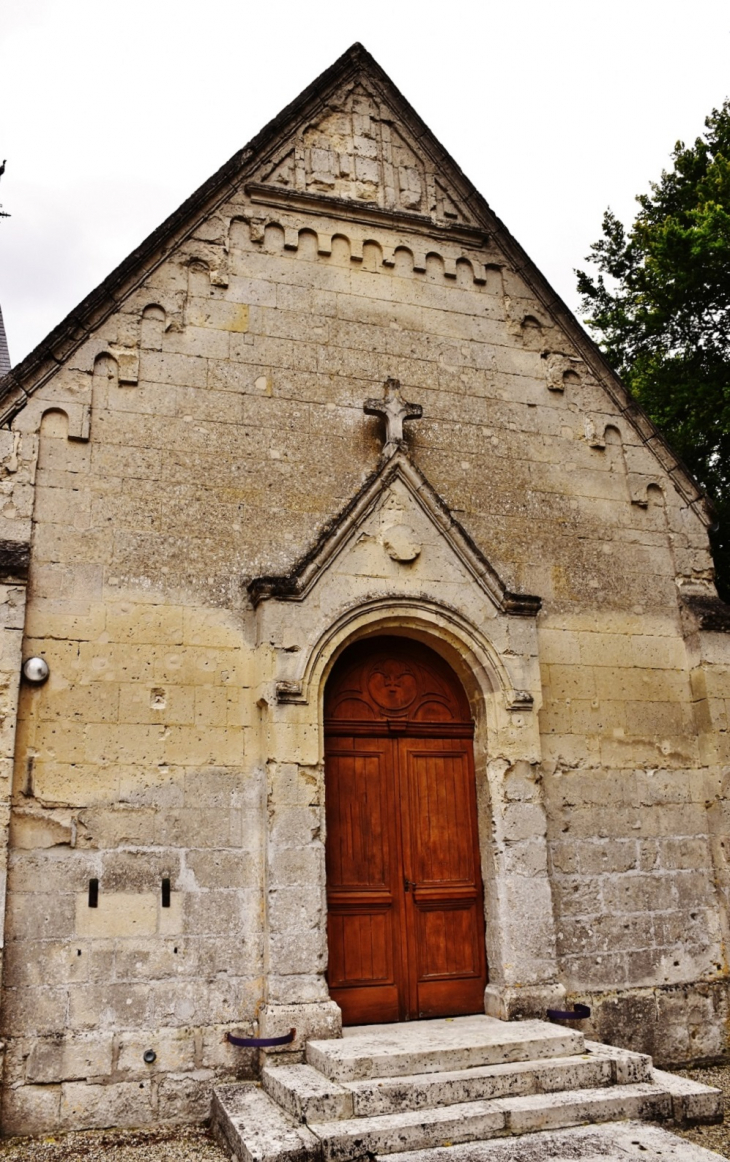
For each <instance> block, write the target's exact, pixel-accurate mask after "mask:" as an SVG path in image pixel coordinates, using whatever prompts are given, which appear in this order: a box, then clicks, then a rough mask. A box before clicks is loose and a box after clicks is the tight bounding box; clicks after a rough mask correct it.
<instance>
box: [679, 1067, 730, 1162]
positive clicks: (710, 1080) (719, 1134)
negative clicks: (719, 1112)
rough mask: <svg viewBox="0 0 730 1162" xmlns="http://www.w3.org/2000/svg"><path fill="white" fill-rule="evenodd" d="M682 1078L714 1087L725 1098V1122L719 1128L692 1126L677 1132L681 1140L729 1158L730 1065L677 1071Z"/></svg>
mask: <svg viewBox="0 0 730 1162" xmlns="http://www.w3.org/2000/svg"><path fill="white" fill-rule="evenodd" d="M676 1072H677V1073H681V1075H682V1077H689V1078H690V1080H691V1081H700V1082H702V1084H703V1085H714V1087H715V1089H721V1090H722V1092H723V1094H724V1096H725V1121H724V1122H723V1123H722V1125H719V1126H693V1128H692V1129H691V1130H678V1131H676V1132H677V1133H680V1134H681V1135H682V1137H683V1138H689V1140H690V1142H696V1143H697V1145H698V1146H704V1147H705V1149H706V1150H714V1151H715V1153H716V1154H721V1155H722V1157H723V1158H730V1065H711V1066H706V1067H705V1068H704V1069H677V1070H676Z"/></svg>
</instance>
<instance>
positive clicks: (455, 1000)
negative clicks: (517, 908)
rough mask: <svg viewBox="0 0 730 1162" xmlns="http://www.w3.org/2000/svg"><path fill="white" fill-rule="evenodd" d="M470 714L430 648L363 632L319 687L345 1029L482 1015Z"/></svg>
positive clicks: (334, 970)
mask: <svg viewBox="0 0 730 1162" xmlns="http://www.w3.org/2000/svg"><path fill="white" fill-rule="evenodd" d="M472 731H473V727H472V723H471V718H470V713H469V705H468V701H467V699H466V695H465V694H464V691H463V688H462V687H461V685H460V683H459V682H458V680H457V679H456V677H455V675H454V674H453V673H452V671H451V670H450V669H449V667H448V666H447V665H446V663H445V662H444V661H443V660H442V659H441V658H439V657H438V656H437V655H436V654H433V652H432V651H431V650H429V649H427V648H426V647H425V646H422V645H420V644H418V643H413V642H407V641H405V640H404V639H398V638H380V639H371V640H368V641H365V642H360V643H358V644H357V646H355V647H353V648H352V649H351V650H349V651H347V653H346V654H345V655H344V656H343V658H342V659H341V661H340V662H339V663H338V664H337V666H336V667H335V669H334V670H333V673H332V676H331V678H330V680H329V682H328V685H327V690H326V692H325V739H326V753H325V785H326V818H327V842H326V852H327V900H328V940H329V968H328V982H329V988H330V993H331V995H332V997H333V999H334V1000H336V1001H337V1002H338V1004H339V1005H340V1006H341V1007H342V1015H343V1021H344V1023H345V1024H346V1025H352V1024H367V1023H373V1022H380V1021H396V1020H402V1019H404V1018H406V1019H407V1018H414V1017H415V1018H417V1017H426V1016H449V1015H458V1014H462V1013H476V1012H483V1008H484V986H485V984H486V956H485V947H484V906H483V892H482V881H481V873H480V862H479V843H478V835H477V813H476V788H475V783H474V760H473V743H472Z"/></svg>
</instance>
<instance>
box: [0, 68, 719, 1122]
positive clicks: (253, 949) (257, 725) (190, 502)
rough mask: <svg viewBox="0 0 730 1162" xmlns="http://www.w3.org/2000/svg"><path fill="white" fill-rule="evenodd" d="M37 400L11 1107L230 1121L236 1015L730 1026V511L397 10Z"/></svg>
mask: <svg viewBox="0 0 730 1162" xmlns="http://www.w3.org/2000/svg"><path fill="white" fill-rule="evenodd" d="M0 411H1V416H0V421H1V423H2V427H1V428H0V453H1V455H2V461H1V464H2V492H3V495H4V498H5V499H4V502H3V507H2V510H1V512H0V522H1V528H0V537H1V538H2V542H1V544H0V566H1V567H2V574H3V575H2V579H1V580H2V595H3V611H4V617H3V622H2V647H3V648H2V676H3V703H2V704H3V716H2V725H1V734H0V741H1V745H2V764H3V765H2V787H3V816H2V817H3V828H2V834H3V841H4V847H3V861H4V862H3V866H4V869H5V870H6V872H7V891H6V894H5V901H4V933H5V938H4V949H3V958H2V1040H3V1044H4V1054H3V1057H4V1065H3V1127H4V1130H5V1132H6V1133H28V1132H34V1131H39V1130H47V1129H52V1128H58V1127H66V1128H70V1127H76V1128H78V1127H82V1126H104V1125H111V1124H116V1125H139V1124H145V1123H150V1122H154V1121H174V1120H187V1119H196V1118H201V1117H204V1116H205V1115H206V1113H207V1108H208V1103H209V1100H210V1092H211V1087H212V1084H213V1082H214V1081H215V1080H216V1079H224V1078H229V1079H232V1078H237V1077H253V1076H256V1072H257V1069H258V1065H259V1061H258V1057H259V1055H258V1052H257V1051H256V1050H255V1049H251V1048H241V1047H238V1046H236V1045H234V1044H232V1043H231V1042H230V1041H229V1040H228V1039H227V1034H228V1033H233V1034H236V1035H238V1036H243V1037H246V1036H248V1037H252V1036H253V1037H262V1038H285V1037H286V1035H287V1034H289V1031H290V1030H291V1029H295V1030H296V1033H295V1035H294V1037H293V1039H291V1040H289V1041H288V1042H286V1043H284V1044H283V1045H281V1046H279V1047H278V1048H277V1050H276V1051H277V1052H281V1053H282V1054H287V1055H289V1056H288V1058H287V1059H289V1060H297V1059H298V1057H297V1055H298V1054H301V1050H302V1046H303V1044H304V1042H305V1041H306V1039H307V1038H308V1037H313V1036H319V1037H326V1036H332V1037H336V1036H339V1035H340V1034H341V1030H342V1024H343V1021H344V1023H345V1024H346V1025H347V1024H358V1023H370V1022H390V1021H392V1022H396V1021H403V1020H413V1019H419V1018H426V1017H429V1016H443V1015H456V1014H459V1013H471V1012H484V1011H486V1012H487V1013H489V1014H492V1015H494V1016H497V1017H501V1018H504V1019H512V1018H519V1017H523V1016H537V1017H542V1016H544V1015H545V1013H546V1010H547V1009H548V1008H550V1007H558V1008H563V1009H564V1008H565V1007H566V1005H567V1006H569V1005H570V1004H571V1003H572V1002H576V1001H578V1002H583V1003H587V1004H588V1005H590V1006H591V1010H592V1015H591V1018H590V1019H589V1020H588V1021H586V1022H585V1023H584V1025H583V1026H582V1027H583V1028H585V1029H586V1030H587V1031H590V1032H591V1033H592V1034H593V1035H594V1036H595V1037H596V1038H597V1039H602V1040H606V1041H608V1042H612V1043H614V1044H619V1045H623V1046H625V1047H628V1048H635V1049H641V1050H644V1051H646V1052H650V1053H653V1055H654V1057H655V1059H656V1060H657V1062H658V1063H662V1062H665V1063H679V1062H689V1061H699V1060H708V1059H712V1058H717V1057H719V1056H721V1055H723V1054H724V1053H725V1052H726V1048H727V1045H726V1038H727V1023H728V1020H729V1019H730V1008H729V1005H728V988H727V985H728V963H727V947H728V946H727V939H728V911H727V897H728V891H729V890H730V875H729V874H728V864H727V856H728V850H729V849H728V842H729V841H730V827H729V826H728V819H727V803H726V786H727V782H728V777H729V776H730V742H729V741H728V740H729V738H730V734H729V731H728V717H729V716H730V614H729V611H728V607H727V606H725V605H723V604H722V603H721V602H720V601H719V599H718V598H717V596H716V592H715V589H714V585H713V580H712V578H713V573H712V565H711V559H710V556H709V551H708V526H709V525H710V524H711V521H712V514H711V511H710V510H709V507H708V505H707V502H706V500H705V499H704V497H703V495H702V493H701V490H700V489H699V488H698V486H697V484H696V483H695V481H694V480H693V479H692V478H691V477H690V476H689V475H688V473H687V471H686V470H685V469H684V467H683V466H682V464H681V463H680V462H679V461H678V460H677V459H676V457H675V456H674V454H673V453H672V451H671V450H670V449H669V448H668V447H667V445H666V444H665V443H664V441H663V439H662V437H661V436H660V435H659V433H658V432H657V431H656V429H655V428H654V427H653V425H652V424H651V423H650V421H649V420H648V419H647V418H646V417H645V416H644V415H643V413H642V412H641V410H640V409H639V408H638V407H637V405H636V403H635V402H634V401H633V400H632V399H631V398H630V397H629V395H628V394H627V392H626V391H625V389H624V388H623V386H622V385H621V383H620V382H619V381H618V380H617V378H616V377H615V375H614V374H613V373H612V371H611V370H610V368H609V367H608V366H607V364H606V363H605V361H604V360H603V358H602V356H601V355H600V353H599V351H598V350H597V348H596V347H595V345H594V344H593V343H592V341H591V340H590V339H589V338H588V337H587V336H586V334H585V333H584V332H583V330H582V329H581V327H580V326H579V325H578V323H577V322H576V321H575V319H574V318H573V316H572V315H571V314H570V312H569V311H568V310H567V308H566V307H565V306H564V305H563V304H562V303H561V302H560V300H559V299H558V298H557V296H556V295H555V293H554V292H553V291H552V290H551V289H550V287H549V286H548V285H547V283H546V282H545V280H544V279H543V277H542V276H541V275H540V273H539V272H538V271H537V270H536V269H535V267H534V265H533V264H532V263H531V262H530V260H529V258H528V257H527V256H526V254H525V253H524V252H523V251H522V249H521V248H520V246H519V245H518V243H517V242H516V241H515V240H514V239H513V238H512V237H511V235H510V234H509V232H508V231H507V229H506V228H505V227H504V225H503V224H502V223H501V222H500V221H499V220H498V219H497V218H496V216H495V215H494V214H493V212H492V211H491V210H490V208H489V206H488V205H487V204H486V202H484V200H483V199H482V198H481V196H480V195H479V194H478V193H477V191H476V190H475V189H474V188H473V186H472V185H471V183H470V182H469V181H468V180H467V178H466V177H465V176H464V175H463V173H462V172H461V171H460V170H459V168H458V166H457V165H456V163H455V162H454V161H453V160H452V159H451V158H450V157H449V156H448V154H447V153H446V152H445V150H444V149H443V147H442V146H441V145H440V144H439V143H438V142H437V141H436V140H435V139H434V138H433V136H432V135H431V134H430V132H429V130H428V129H427V127H426V126H425V125H424V124H423V122H422V121H421V120H420V118H419V117H418V115H417V114H416V113H415V112H414V110H413V109H412V108H411V107H410V106H409V105H408V103H407V102H406V101H405V99H404V98H403V97H402V96H401V94H400V93H399V92H398V90H397V89H396V88H395V86H394V85H393V83H392V82H391V81H390V79H389V78H388V77H387V76H386V75H385V74H384V73H383V72H382V70H381V69H380V68H379V66H378V65H377V64H376V63H375V62H374V61H373V59H372V58H371V57H370V56H369V54H368V53H367V52H366V51H365V50H364V49H362V47H361V46H354V47H353V48H352V49H350V50H349V51H348V52H347V53H345V55H344V56H343V57H342V58H341V59H340V60H339V61H337V62H336V63H335V64H334V65H333V66H332V68H330V69H329V70H328V71H327V72H326V73H325V74H323V75H322V76H321V77H320V78H319V79H318V80H317V81H316V82H315V83H314V84H313V85H312V86H311V87H310V88H309V89H307V90H306V91H305V92H304V93H303V94H302V95H301V96H300V97H299V98H298V99H297V101H295V102H294V103H293V104H292V105H290V106H289V107H288V108H287V109H285V110H284V111H283V112H282V113H281V114H280V115H279V116H278V117H277V118H276V119H275V120H274V121H273V122H272V123H271V124H270V125H269V126H267V127H266V128H265V129H264V130H263V131H262V132H261V133H260V134H259V135H258V136H257V137H256V138H255V139H254V140H253V141H252V142H251V143H250V145H249V146H247V147H246V148H245V149H243V150H242V151H241V152H240V153H238V154H236V155H235V156H234V158H232V159H231V161H230V162H229V163H227V165H225V166H224V167H223V168H222V169H221V170H220V171H219V172H218V173H217V174H215V175H214V176H213V177H212V178H211V179H210V181H209V182H207V183H206V184H205V185H204V186H203V187H201V189H200V190H198V191H197V193H196V194H194V195H193V196H192V197H191V198H190V199H189V201H188V202H186V203H185V204H184V205H183V206H182V207H181V208H180V210H178V211H177V212H176V213H175V214H174V215H173V216H172V217H171V218H170V219H169V220H168V221H167V222H166V223H164V224H163V226H161V227H160V229H159V230H158V231H156V232H155V233H154V234H153V235H152V236H151V237H150V238H149V239H147V240H146V242H145V243H143V245H142V246H141V247H140V248H139V249H138V250H137V251H135V252H134V254H132V255H131V256H130V258H129V259H128V260H126V261H125V262H124V263H123V264H122V265H121V266H120V267H119V268H118V269H117V270H116V271H115V272H113V274H112V275H110V277H109V278H108V279H107V280H106V281H105V282H104V283H103V284H102V285H101V286H100V287H99V288H98V289H97V290H96V291H95V292H94V293H93V294H91V295H90V296H89V297H88V298H87V299H86V300H85V301H84V302H83V303H82V304H81V305H80V306H79V307H78V308H77V309H76V310H75V311H74V312H72V314H71V315H70V316H69V317H68V318H67V319H66V320H65V321H64V322H63V323H62V324H61V325H60V326H59V327H58V328H57V329H56V330H55V331H54V332H52V333H51V335H50V336H49V337H48V338H47V340H46V341H45V342H44V343H43V344H41V345H40V346H39V347H38V348H37V350H36V351H34V352H33V353H32V354H31V355H30V356H28V358H27V359H26V360H25V361H24V362H23V363H21V364H20V365H19V366H18V367H16V368H15V369H14V370H13V371H11V372H10V374H9V375H7V376H6V377H5V378H4V379H3V380H2V382H1V383H0ZM32 659H36V662H35V664H27V663H30V662H32ZM38 659H39V660H40V661H38ZM42 663H45V665H43V664H42ZM46 668H47V677H46V676H45V671H46ZM38 679H41V680H38ZM43 679H45V680H43Z"/></svg>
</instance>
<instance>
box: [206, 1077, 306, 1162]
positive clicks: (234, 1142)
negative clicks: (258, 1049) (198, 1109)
mask: <svg viewBox="0 0 730 1162" xmlns="http://www.w3.org/2000/svg"><path fill="white" fill-rule="evenodd" d="M211 1128H212V1130H213V1133H214V1134H215V1136H216V1138H217V1139H218V1141H219V1143H220V1144H221V1146H223V1148H224V1149H225V1150H227V1151H228V1152H229V1153H232V1155H233V1156H234V1157H235V1158H238V1159H240V1162H321V1159H322V1147H321V1143H320V1141H319V1139H318V1138H316V1137H315V1135H314V1134H313V1133H312V1131H311V1130H309V1129H307V1127H306V1126H303V1125H298V1124H297V1123H296V1122H295V1121H294V1120H293V1118H290V1117H289V1115H288V1114H286V1113H285V1112H284V1110H283V1109H282V1108H281V1106H278V1105H277V1104H276V1102H275V1101H272V1100H271V1098H270V1097H268V1095H267V1094H265V1093H264V1091H263V1090H262V1089H261V1088H260V1087H259V1086H258V1085H256V1084H255V1083H254V1082H244V1083H242V1084H241V1083H239V1084H237V1085H217V1086H215V1088H214V1090H213V1101H212V1105H211Z"/></svg>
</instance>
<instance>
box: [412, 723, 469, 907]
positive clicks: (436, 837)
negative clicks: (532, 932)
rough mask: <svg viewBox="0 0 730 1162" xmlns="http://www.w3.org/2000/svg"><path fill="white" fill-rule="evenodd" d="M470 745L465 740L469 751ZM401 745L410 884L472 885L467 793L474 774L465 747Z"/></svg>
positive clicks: (427, 743)
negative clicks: (407, 810)
mask: <svg viewBox="0 0 730 1162" xmlns="http://www.w3.org/2000/svg"><path fill="white" fill-rule="evenodd" d="M460 744H461V745H460ZM471 745H472V743H471V740H468V743H467V746H468V748H469V750H470V749H471ZM403 746H404V749H405V752H406V762H407V765H408V784H409V790H410V800H411V803H410V806H411V815H412V818H411V828H412V831H413V835H414V848H413V863H412V870H413V879H414V880H415V881H416V883H418V884H419V885H420V886H422V887H425V886H426V885H427V884H433V885H438V886H439V887H441V888H445V887H446V886H447V885H454V886H456V885H457V884H458V885H467V884H468V885H475V884H476V880H477V868H475V866H474V856H475V851H474V835H473V830H474V819H473V812H472V810H471V806H472V805H471V803H470V798H472V797H473V795H472V796H470V794H469V782H470V780H471V782H473V773H472V764H471V763H470V762H469V758H470V755H469V753H468V750H467V748H466V747H465V746H464V745H463V743H461V740H454V744H453V745H451V746H449V745H448V744H446V745H445V744H444V743H443V742H442V741H441V740H438V739H419V740H417V741H416V740H410V739H409V740H406V739H404V740H403ZM457 747H458V749H455V748H457Z"/></svg>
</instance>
